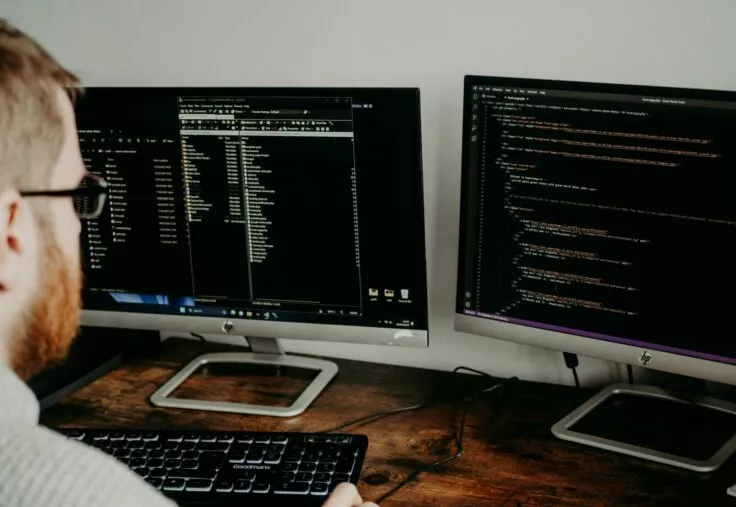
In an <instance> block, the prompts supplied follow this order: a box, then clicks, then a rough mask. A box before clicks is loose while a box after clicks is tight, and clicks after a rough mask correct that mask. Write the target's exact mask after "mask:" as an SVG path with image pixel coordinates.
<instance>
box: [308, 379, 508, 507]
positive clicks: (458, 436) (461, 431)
mask: <svg viewBox="0 0 736 507" xmlns="http://www.w3.org/2000/svg"><path fill="white" fill-rule="evenodd" d="M461 371H467V372H472V373H475V374H478V375H481V376H484V377H489V378H491V375H489V374H488V373H485V372H483V371H480V370H476V369H474V368H470V367H467V366H458V367H457V368H455V369H454V370H452V375H453V376H454V375H455V374H457V373H459V372H461ZM517 380H519V379H518V378H517V377H511V378H510V379H508V380H505V381H501V382H499V383H497V384H494V385H493V386H491V387H487V388H484V389H479V390H476V391H475V392H474V393H473V395H472V396H471V398H470V400H469V401H468V403H467V405H465V409H464V410H463V413H462V416H461V418H460V425H459V428H458V430H457V432H456V433H455V436H454V441H453V444H454V447H455V452H454V453H453V454H451V455H449V456H446V457H444V458H442V459H439V460H437V461H435V462H434V463H432V464H431V465H429V467H428V470H435V469H436V468H438V467H440V466H442V465H445V464H447V463H449V462H451V461H455V460H456V459H458V458H459V457H460V456H462V455H463V453H464V452H465V447H464V445H463V439H464V436H465V423H466V420H467V417H468V413H469V412H470V409H471V408H473V405H474V404H475V402H476V400H477V399H478V398H479V397H480V396H481V395H483V394H485V393H490V392H492V391H495V390H496V389H499V388H501V387H505V386H506V385H508V384H509V383H510V382H512V381H517ZM440 389H441V388H438V389H435V390H434V391H433V392H432V393H431V394H430V395H429V396H427V399H426V400H425V401H424V402H422V403H417V404H414V405H409V406H406V407H400V408H395V409H391V410H385V411H383V412H378V413H375V414H371V415H367V416H364V417H360V418H358V419H353V420H351V421H347V422H345V423H342V424H340V425H339V426H335V427H334V428H330V429H328V430H323V431H319V432H317V433H334V432H336V431H340V430H342V429H344V428H347V427H349V426H354V425H356V424H366V423H369V422H374V421H377V420H378V419H381V418H383V417H388V416H390V415H394V414H400V413H403V412H411V411H415V410H420V409H423V408H427V407H430V406H432V405H435V404H437V403H439V402H441V401H442V398H441V397H438V396H437V394H438V391H439V390H440ZM421 472H422V470H417V469H415V470H413V471H412V472H411V473H410V474H409V475H407V476H406V478H405V479H404V480H403V481H401V482H400V483H399V484H397V485H396V486H394V487H393V488H391V489H390V490H389V491H388V492H386V493H384V494H383V495H382V496H381V497H380V498H378V499H377V500H376V503H378V504H380V503H382V502H383V501H385V500H386V499H387V498H389V497H391V496H392V495H394V494H395V493H396V492H397V491H399V490H401V489H402V488H403V487H405V486H406V485H407V484H409V483H410V482H412V481H414V480H415V479H416V478H417V477H418V476H419V475H420V474H421Z"/></svg>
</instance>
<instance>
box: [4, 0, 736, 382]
mask: <svg viewBox="0 0 736 507" xmlns="http://www.w3.org/2000/svg"><path fill="white" fill-rule="evenodd" d="M1 3H2V5H1V6H0V16H4V17H7V18H8V19H10V20H11V21H12V22H14V23H16V24H17V25H18V26H20V27H21V28H23V29H24V30H26V31H28V32H29V33H31V34H32V35H34V36H36V37H37V38H38V39H39V40H40V41H41V42H42V43H43V44H44V45H46V46H48V48H49V49H50V50H51V51H52V53H53V54H54V55H55V56H56V57H58V58H59V59H60V60H61V61H62V62H63V63H64V64H65V65H66V66H68V67H69V68H71V69H73V70H74V71H76V72H77V73H78V74H79V75H80V76H81V77H82V78H83V79H84V81H85V83H86V84H88V85H172V86H176V85H233V86H248V85H265V86H268V85H274V86H276V85H281V86H288V85H307V86H308V85H315V86H318V85H331V86H341V85H344V86H350V85H366V86H370V85H376V86H380V85H409V86H419V87H421V90H422V100H423V102H422V108H423V130H424V160H425V174H426V187H425V194H426V213H427V241H428V261H429V272H430V290H431V313H432V319H431V341H432V346H431V348H430V349H428V350H398V349H394V348H380V347H368V346H355V345H332V344H328V345H325V344H320V343H316V342H315V343H288V344H287V348H288V349H290V350H298V351H305V352H311V353H321V354H326V355H335V356H345V357H355V358H360V359H365V360H375V361H382V362H395V363H402V364H411V365H421V366H427V367H432V368H443V369H449V368H452V367H454V366H455V365H458V364H465V365H468V366H475V367H478V368H482V369H484V370H486V371H490V372H493V373H495V374H498V375H502V376H508V375H513V374H516V375H519V376H521V377H524V378H531V379H538V380H545V381H553V382H568V381H569V379H570V376H569V373H568V372H567V371H566V370H564V367H563V363H562V360H561V357H560V354H558V353H552V352H546V351H542V350H538V349H532V348H528V347H523V346H517V345H515V344H511V343H506V342H500V341H495V340H490V339H483V338H477V337H472V336H467V335H462V334H459V333H456V332H454V331H453V330H452V313H453V298H454V292H455V290H454V285H455V273H454V272H455V262H456V245H457V223H458V196H459V190H460V189H459V174H460V171H459V163H460V120H461V94H462V77H463V75H464V74H467V73H479V74H489V75H509V76H519V77H538V78H557V79H573V80H592V81H605V82H629V83H638V84H653V85H671V86H687V87H708V88H725V89H735V88H736V62H734V57H733V54H732V53H733V48H734V47H736V31H734V29H733V21H734V19H736V2H732V1H729V0H699V1H693V0H646V1H644V0H616V1H611V0H454V1H452V2H450V1H448V0H365V1H362V2H358V1H351V0H292V1H285V0H65V1H60V0H2V2H1ZM617 374H618V371H617V369H616V368H614V367H613V366H611V365H607V364H605V363H602V362H599V361H593V360H590V361H588V360H585V361H583V365H582V368H581V376H582V378H583V380H584V381H586V382H593V381H596V382H604V381H608V380H610V379H611V378H613V376H615V375H617Z"/></svg>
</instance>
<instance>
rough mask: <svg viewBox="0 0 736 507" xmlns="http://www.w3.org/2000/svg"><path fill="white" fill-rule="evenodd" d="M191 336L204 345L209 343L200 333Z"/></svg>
mask: <svg viewBox="0 0 736 507" xmlns="http://www.w3.org/2000/svg"><path fill="white" fill-rule="evenodd" d="M191 335H192V336H193V337H195V338H199V339H200V341H201V342H202V343H207V338H205V337H204V336H202V335H201V334H199V333H191Z"/></svg>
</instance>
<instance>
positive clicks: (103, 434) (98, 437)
mask: <svg viewBox="0 0 736 507" xmlns="http://www.w3.org/2000/svg"><path fill="white" fill-rule="evenodd" d="M82 437H84V433H82ZM108 438H110V434H109V433H108V432H107V431H103V432H101V433H98V434H96V435H92V440H107V439H108Z"/></svg>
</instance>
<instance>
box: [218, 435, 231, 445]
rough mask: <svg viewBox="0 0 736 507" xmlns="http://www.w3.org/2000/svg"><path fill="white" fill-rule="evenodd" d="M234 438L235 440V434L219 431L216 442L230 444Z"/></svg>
mask: <svg viewBox="0 0 736 507" xmlns="http://www.w3.org/2000/svg"><path fill="white" fill-rule="evenodd" d="M234 440H235V435H231V434H229V433H221V434H219V435H217V441H218V442H223V443H226V444H232V443H233V441H234Z"/></svg>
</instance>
